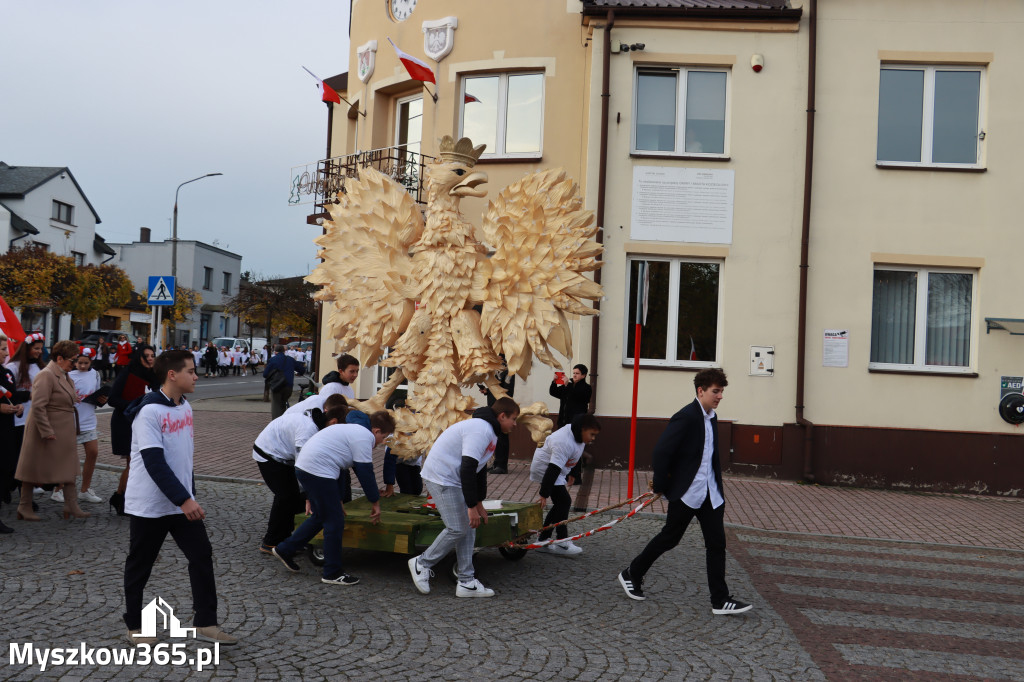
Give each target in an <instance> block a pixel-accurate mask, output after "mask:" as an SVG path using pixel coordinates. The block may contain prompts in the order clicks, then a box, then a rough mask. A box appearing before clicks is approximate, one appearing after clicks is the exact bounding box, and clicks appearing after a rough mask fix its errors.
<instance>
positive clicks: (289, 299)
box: [224, 276, 316, 343]
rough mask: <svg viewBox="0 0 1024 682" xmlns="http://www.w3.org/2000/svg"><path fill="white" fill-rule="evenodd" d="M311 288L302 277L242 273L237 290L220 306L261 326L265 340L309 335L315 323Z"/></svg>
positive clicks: (314, 305)
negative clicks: (243, 274) (285, 336)
mask: <svg viewBox="0 0 1024 682" xmlns="http://www.w3.org/2000/svg"><path fill="white" fill-rule="evenodd" d="M315 291H316V287H315V286H314V285H312V284H310V283H309V282H307V281H305V280H304V279H303V278H302V277H285V278H259V277H257V278H252V276H249V277H245V276H243V277H242V281H241V282H240V283H239V286H238V293H237V294H236V295H234V296H232V297H231V298H229V299H228V300H226V301H225V302H224V308H225V310H227V311H228V312H230V313H231V314H233V315H238V317H239V318H241V319H242V321H243V322H245V323H246V324H248V325H249V326H250V327H253V326H258V325H263V326H264V327H265V328H266V330H267V343H270V341H271V337H273V336H282V335H284V334H288V335H294V336H311V335H312V334H313V329H314V327H315V326H316V304H315V303H314V302H313V293H314V292H315Z"/></svg>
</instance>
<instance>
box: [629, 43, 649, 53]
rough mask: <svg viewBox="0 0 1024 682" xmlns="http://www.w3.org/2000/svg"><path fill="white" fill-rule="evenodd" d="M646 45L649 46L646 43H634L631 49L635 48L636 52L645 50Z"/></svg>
mask: <svg viewBox="0 0 1024 682" xmlns="http://www.w3.org/2000/svg"><path fill="white" fill-rule="evenodd" d="M645 47H647V46H646V45H644V44H643V43H633V44H632V45H630V46H629V49H631V50H633V51H634V52H643V49H644V48H645Z"/></svg>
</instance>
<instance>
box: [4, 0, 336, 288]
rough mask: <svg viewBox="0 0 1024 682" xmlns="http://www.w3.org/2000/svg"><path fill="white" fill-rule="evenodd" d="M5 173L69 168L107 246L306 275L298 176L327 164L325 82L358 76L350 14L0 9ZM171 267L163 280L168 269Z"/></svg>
mask: <svg viewBox="0 0 1024 682" xmlns="http://www.w3.org/2000/svg"><path fill="white" fill-rule="evenodd" d="M0 11H2V14H0V16H2V17H3V19H2V22H0V45H2V54H3V56H2V58H0V86H2V87H0V161H4V162H6V163H8V164H10V165H19V166H67V167H69V168H70V169H71V172H72V173H74V175H75V178H76V179H77V180H78V182H79V184H80V185H81V186H82V189H83V190H84V191H85V194H86V196H88V198H89V201H90V202H91V203H92V205H93V207H94V208H95V209H96V212H97V213H98V214H99V216H100V219H101V220H102V223H101V224H100V225H98V226H97V228H96V229H97V232H98V233H99V234H100V235H101V236H103V237H104V238H105V239H106V240H107V241H108V242H129V241H134V240H138V238H139V237H138V235H139V227H140V226H145V227H149V228H151V229H152V230H153V239H154V240H158V239H164V238H167V237H169V236H170V231H171V230H170V219H171V215H172V212H173V208H174V191H175V188H177V186H178V184H179V183H182V182H184V181H186V180H189V179H191V178H194V177H197V176H200V175H203V174H205V173H213V172H221V173H223V174H224V176H223V177H214V178H206V179H203V180H200V181H198V182H194V183H192V184H189V185H186V186H185V187H183V188H182V189H181V192H180V194H179V199H178V237H179V238H180V239H197V240H201V241H205V242H208V243H213V242H214V240H217V242H218V244H219V245H220V246H222V247H223V248H227V249H229V250H231V251H234V252H235V253H238V254H240V255H241V256H242V270H243V271H244V270H251V271H253V272H254V273H262V274H264V275H282V276H290V275H300V274H307V273H308V272H309V269H310V268H311V267H312V266H313V263H314V258H315V253H316V252H315V247H314V245H313V242H312V240H313V239H314V238H315V237H316V236H317V235H318V234H319V232H320V230H319V228H317V227H314V226H308V225H306V221H305V217H306V215H307V214H308V213H310V212H311V210H310V209H311V206H309V205H303V206H289V205H288V194H289V192H288V190H289V175H290V170H291V167H292V166H298V165H301V164H304V163H307V162H312V161H316V160H317V159H320V158H323V157H324V156H325V153H326V139H327V138H326V136H327V131H326V121H327V111H326V105H324V104H322V103H321V102H320V98H319V95H318V94H317V90H316V81H314V80H313V78H311V77H310V76H309V75H308V74H307V73H305V72H304V71H303V70H302V68H301V67H302V66H303V65H304V66H307V67H308V68H309V69H310V70H311V71H313V73H315V74H317V75H318V76H320V77H321V78H328V77H330V76H333V75H335V74H338V73H343V72H345V71H347V70H348V66H347V63H348V11H349V10H348V2H346V1H345V0H294V1H290V2H287V3H285V2H271V1H267V0H245V1H242V0H207V1H205V2H198V1H196V0H174V1H173V2H171V1H169V0H161V1H156V0H130V1H129V0H98V1H96V2H81V1H80V0H75V1H72V0H60V1H52V0H0ZM168 267H169V266H168Z"/></svg>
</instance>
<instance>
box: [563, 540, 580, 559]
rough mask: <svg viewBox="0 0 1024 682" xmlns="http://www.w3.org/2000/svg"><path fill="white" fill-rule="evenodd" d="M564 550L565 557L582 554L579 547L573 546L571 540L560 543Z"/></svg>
mask: <svg viewBox="0 0 1024 682" xmlns="http://www.w3.org/2000/svg"><path fill="white" fill-rule="evenodd" d="M560 544H561V546H562V548H563V549H564V552H563V553H564V554H565V556H576V555H577V554H583V548H582V547H580V546H579V545H576V544H573V541H572V540H569V541H568V542H563V543H560Z"/></svg>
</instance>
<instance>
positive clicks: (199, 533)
mask: <svg viewBox="0 0 1024 682" xmlns="http://www.w3.org/2000/svg"><path fill="white" fill-rule="evenodd" d="M130 528H131V530H130V535H129V537H130V539H129V545H128V560H127V561H125V563H124V600H125V608H126V609H127V610H126V613H125V614H124V623H125V625H127V626H128V629H129V630H138V629H139V628H141V627H142V593H143V590H145V589H146V583H147V582H148V581H149V575H150V573H152V572H153V564H154V562H156V557H157V555H158V554H159V553H160V548H161V547H162V546H163V544H164V538H166V537H167V534H168V533H170V534H171V537H172V538H174V541H175V542H176V543H178V547H179V548H180V549H181V551H182V553H183V554H184V555H185V558H186V559H188V578H189V582H191V583H192V608H193V609H195V612H196V615H195V618H194V619H193V621H192V624H193V625H195V626H196V627H198V628H204V627H207V626H208V625H216V624H217V585H216V582H215V581H214V578H213V547H212V546H211V545H210V538H209V536H208V535H207V534H206V526H205V525H204V524H203V522H202V521H189V520H188V519H186V518H185V515H184V514H174V515H172V516H161V517H158V518H155V519H147V518H143V517H141V516H133V517H131V526H130Z"/></svg>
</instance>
